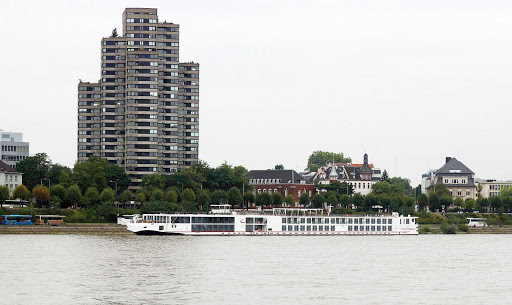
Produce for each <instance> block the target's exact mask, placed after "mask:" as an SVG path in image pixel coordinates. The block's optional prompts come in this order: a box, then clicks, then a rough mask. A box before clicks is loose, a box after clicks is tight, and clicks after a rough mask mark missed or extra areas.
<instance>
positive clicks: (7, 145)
mask: <svg viewBox="0 0 512 305" xmlns="http://www.w3.org/2000/svg"><path fill="white" fill-rule="evenodd" d="M28 156H29V144H28V142H23V134H22V133H21V132H7V131H1V130H0V160H1V161H3V162H5V163H6V164H7V165H9V166H12V167H16V163H18V162H19V161H22V160H24V159H25V158H27V157H28Z"/></svg>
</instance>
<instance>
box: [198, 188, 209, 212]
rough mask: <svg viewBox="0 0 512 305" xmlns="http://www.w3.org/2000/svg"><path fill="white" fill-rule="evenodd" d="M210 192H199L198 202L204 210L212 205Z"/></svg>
mask: <svg viewBox="0 0 512 305" xmlns="http://www.w3.org/2000/svg"><path fill="white" fill-rule="evenodd" d="M210 200H211V199H210V192H209V191H208V190H203V191H201V192H200V193H199V196H198V197H197V203H198V204H199V206H200V207H201V210H202V211H204V210H206V209H207V208H208V206H209V205H210Z"/></svg>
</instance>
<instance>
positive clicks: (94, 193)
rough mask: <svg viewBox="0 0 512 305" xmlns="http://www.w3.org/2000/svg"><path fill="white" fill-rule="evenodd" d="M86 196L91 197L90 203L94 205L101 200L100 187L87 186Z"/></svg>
mask: <svg viewBox="0 0 512 305" xmlns="http://www.w3.org/2000/svg"><path fill="white" fill-rule="evenodd" d="M84 197H86V198H88V199H89V203H90V204H92V205H96V204H98V203H99V202H100V192H98V189H97V188H95V187H92V186H91V187H89V188H87V191H85V194H84Z"/></svg>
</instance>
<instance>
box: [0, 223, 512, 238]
mask: <svg viewBox="0 0 512 305" xmlns="http://www.w3.org/2000/svg"><path fill="white" fill-rule="evenodd" d="M425 226H428V227H429V228H430V232H428V233H422V232H421V229H422V228H424V227H425ZM418 230H420V233H419V234H420V235H425V234H443V233H442V232H441V229H440V228H439V225H428V224H426V225H425V224H421V225H419V226H418ZM4 234H53V235H69V234H75V235H134V234H133V232H131V231H128V230H127V229H126V226H122V225H118V224H115V223H68V224H64V225H62V226H47V225H31V226H5V225H2V226H0V235H4ZM456 234H512V226H487V227H484V228H469V230H468V232H462V231H457V233H456Z"/></svg>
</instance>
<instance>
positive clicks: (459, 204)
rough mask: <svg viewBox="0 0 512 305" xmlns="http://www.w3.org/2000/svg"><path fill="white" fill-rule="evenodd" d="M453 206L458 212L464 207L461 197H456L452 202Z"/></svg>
mask: <svg viewBox="0 0 512 305" xmlns="http://www.w3.org/2000/svg"><path fill="white" fill-rule="evenodd" d="M453 204H454V205H455V206H456V207H457V208H458V209H459V210H462V209H463V208H464V207H465V202H464V199H462V198H461V197H457V198H455V200H454V201H453Z"/></svg>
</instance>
